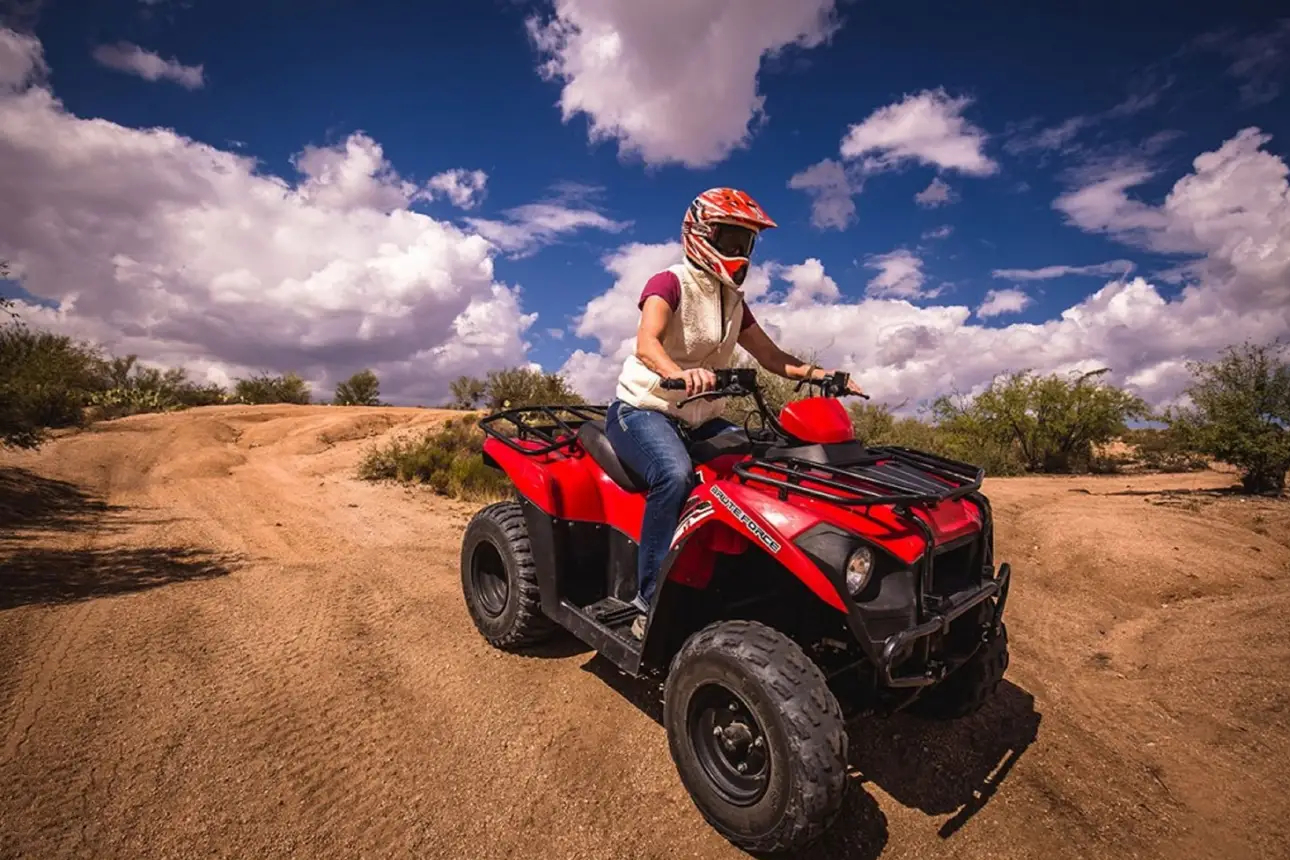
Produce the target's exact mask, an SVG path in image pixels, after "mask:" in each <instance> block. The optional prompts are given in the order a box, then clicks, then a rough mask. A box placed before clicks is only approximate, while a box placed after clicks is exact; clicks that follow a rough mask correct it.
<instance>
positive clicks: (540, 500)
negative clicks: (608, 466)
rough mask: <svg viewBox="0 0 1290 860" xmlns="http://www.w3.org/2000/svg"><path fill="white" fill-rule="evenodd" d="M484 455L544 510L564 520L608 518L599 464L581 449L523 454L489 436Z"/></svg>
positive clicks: (520, 492) (520, 491)
mask: <svg viewBox="0 0 1290 860" xmlns="http://www.w3.org/2000/svg"><path fill="white" fill-rule="evenodd" d="M484 457H485V461H486V462H487V461H489V460H491V461H492V463H494V464H496V468H498V469H500V470H501V471H502V472H504V473H505V474H506V476H507V477H508V478H510V479H511V483H512V484H514V485H515V489H516V490H517V491H518V492H519V494H520V495H521V496H523V497H524V498H525V499H527V500H528V501H529V502H531V503H532V504H533V505H534V506H536V507H537V508H539V509H541V510H542V512H543V513H546V514H548V515H550V516H552V517H556V518H557V519H564V520H580V521H585V522H593V523H599V522H604V521H605V509H604V504H603V499H602V491H601V488H600V486H599V485H598V482H597V474H599V473H600V467H598V466H596V465H595V463H594V462H592V460H591V458H590V457H588V456H587V455H586V454H584V453H583V451H582V449H581V448H577V447H571V448H570V449H561V450H559V451H553V452H551V453H549V454H539V455H533V454H523V453H520V452H519V451H516V450H515V449H513V448H511V447H510V446H508V445H506V444H505V443H503V442H501V441H499V440H497V439H495V438H492V437H489V438H488V439H486V440H484ZM593 470H594V471H593Z"/></svg>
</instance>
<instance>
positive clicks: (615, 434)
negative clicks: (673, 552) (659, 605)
mask: <svg viewBox="0 0 1290 860" xmlns="http://www.w3.org/2000/svg"><path fill="white" fill-rule="evenodd" d="M738 429H739V428H738V426H737V425H735V424H732V423H730V422H729V421H727V420H725V419H724V418H713V419H712V420H711V421H708V422H706V423H704V424H703V425H701V426H699V427H696V428H693V429H691V430H690V431H689V434H688V435H689V437H690V439H691V441H694V442H698V441H700V440H703V439H711V438H712V437H713V436H716V435H717V434H718V433H725V432H728V431H730V430H738ZM605 436H606V437H607V438H608V439H609V444H610V445H612V446H613V448H614V452H615V453H616V454H618V458H619V459H620V460H622V461H623V462H624V463H626V464H627V465H628V466H629V467H631V469H632V470H633V471H634V472H636V474H638V475H640V476H641V477H642V478H644V479H645V481H646V483H648V484H649V491H648V493H647V494H646V496H645V518H644V520H643V521H642V522H641V541H640V550H639V552H638V553H637V556H636V583H637V585H638V587H639V590H640V593H639V595H638V596H637V598H636V600H635V601H634V602H635V603H636V605H637V607H638V608H640V609H642V610H646V609H648V607H649V606H650V604H651V603H652V602H653V600H654V587H655V585H656V584H657V579H658V572H659V567H660V566H661V565H662V564H663V559H664V557H666V556H667V552H668V549H669V545H670V544H671V542H672V532H673V531H674V530H675V529H676V524H677V521H678V520H680V518H681V506H682V505H684V504H685V500H686V499H687V498H689V495H690V491H691V490H693V489H694V481H695V476H694V463H693V461H691V460H690V453H689V452H688V451H687V450H686V448H685V443H684V442H683V441H682V440H681V434H680V431H679V429H678V425H677V422H676V421H675V420H674V419H672V418H671V417H669V416H667V415H664V414H663V413H662V412H657V411H655V410H653V409H638V408H636V407H634V406H631V405H629V404H626V403H623V402H622V401H621V400H615V401H614V402H613V403H611V404H609V413H608V415H607V417H606V421H605Z"/></svg>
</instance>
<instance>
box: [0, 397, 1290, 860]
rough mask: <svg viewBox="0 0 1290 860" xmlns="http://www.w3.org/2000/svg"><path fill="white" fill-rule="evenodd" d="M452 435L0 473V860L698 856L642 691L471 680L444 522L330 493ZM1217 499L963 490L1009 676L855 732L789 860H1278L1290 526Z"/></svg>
mask: <svg viewBox="0 0 1290 860" xmlns="http://www.w3.org/2000/svg"><path fill="white" fill-rule="evenodd" d="M450 415H452V413H443V412H437V411H434V410H419V409H398V408H354V407H320V406H266V407H244V406H230V407H216V408H209V409H198V410H192V411H189V412H185V413H181V414H175V415H162V416H156V415H148V416H136V417H133V418H127V419H122V420H120V421H112V422H107V423H104V424H101V425H98V426H96V427H95V428H94V429H93V431H92V432H87V433H78V434H73V435H68V436H65V437H63V438H60V439H59V440H57V441H55V442H53V443H51V444H50V445H48V446H47V447H45V448H44V449H43V450H41V451H37V452H18V453H6V454H0V517H3V519H4V521H3V523H2V524H0V748H2V749H3V754H2V756H0V821H3V822H4V827H3V828H0V857H18V856H32V857H56V856H80V855H89V856H95V857H131V858H138V857H153V856H156V857H161V856H180V855H188V854H197V853H207V854H209V853H212V852H214V853H216V854H220V855H225V856H250V857H289V856H358V855H363V856H417V857H444V858H460V857H470V858H494V857H496V858H502V857H517V856H521V857H588V858H592V857H594V858H600V857H604V858H611V857H624V856H633V857H634V856H641V857H659V858H661V857H714V858H715V857H726V858H733V857H739V856H743V855H741V854H740V853H739V852H738V851H736V850H735V849H733V848H732V847H731V846H730V845H728V844H727V843H725V842H724V841H722V840H721V839H720V838H719V837H718V836H716V835H715V834H714V833H713V832H712V830H711V829H710V828H708V827H707V826H706V825H705V824H704V823H703V821H702V819H701V818H700V817H699V815H698V814H697V812H696V811H695V810H694V808H693V805H692V804H691V803H690V801H689V799H688V798H687V797H686V795H685V793H684V791H683V789H682V788H681V786H680V784H679V781H678V780H677V778H676V774H675V770H674V768H673V766H672V764H671V761H670V759H669V757H668V754H667V741H666V737H665V735H664V733H663V730H662V729H661V727H660V726H659V725H658V724H657V722H656V721H657V719H658V714H659V705H660V703H659V691H658V690H657V689H656V688H655V687H652V686H650V685H645V684H637V683H634V682H629V681H627V680H626V679H624V678H623V677H622V676H621V675H619V674H618V673H617V672H616V671H614V670H613V669H612V668H610V667H608V665H607V664H606V663H605V662H604V661H602V660H599V659H598V658H595V657H594V656H593V655H591V654H590V653H587V652H585V651H584V650H581V649H579V648H578V647H576V645H575V644H572V643H558V644H557V645H556V646H553V647H552V648H550V649H548V650H547V651H545V652H543V653H541V654H540V655H535V656H530V657H517V656H511V655H505V654H501V653H499V652H496V651H493V650H491V649H489V648H488V647H487V646H486V645H485V644H484V643H483V641H482V640H481V639H480V637H479V636H477V635H476V634H475V633H474V630H473V628H472V627H471V625H470V622H469V620H468V618H467V616H466V613H465V610H464V608H463V606H462V603H461V597H460V586H459V582H458V573H457V567H456V565H457V552H458V548H459V543H458V541H459V539H460V533H461V527H462V526H463V525H464V523H465V521H466V519H467V517H468V516H469V515H470V513H471V508H470V507H469V506H466V505H462V504H458V503H453V502H447V501H444V500H442V499H438V498H436V497H433V496H430V495H428V494H426V493H423V492H419V491H414V490H409V489H407V488H400V487H395V486H390V485H374V484H367V483H363V482H360V481H358V480H357V479H356V478H355V477H354V467H355V465H356V462H357V459H358V457H359V456H360V454H361V452H362V450H363V449H364V448H365V447H366V446H367V445H370V444H372V443H374V442H379V441H381V440H383V439H387V438H390V437H392V436H393V435H396V434H403V433H409V432H419V431H420V430H421V429H422V428H424V427H428V426H431V425H433V424H436V423H438V422H441V421H443V420H444V419H445V418H447V417H449V416H450ZM1231 484H1232V476H1231V475H1230V474H1223V473H1218V472H1204V473H1196V474H1187V475H1164V476H1145V475H1144V476H1134V477H1132V478H1127V479H1126V478H1124V477H1115V476H1108V477H1099V478H1075V479H1070V478H1021V479H1010V480H994V481H991V482H990V483H989V485H988V487H987V490H988V491H989V493H990V496H991V498H992V500H993V501H994V504H995V508H996V513H997V516H998V535H997V543H998V554H999V555H1000V557H1001V558H1003V559H1005V560H1009V561H1011V562H1012V563H1013V566H1014V570H1015V577H1016V578H1015V585H1014V587H1013V589H1012V596H1011V598H1010V603H1009V614H1010V616H1011V618H1010V621H1009V628H1010V633H1011V640H1012V643H1013V652H1014V659H1013V665H1012V668H1011V670H1010V672H1009V675H1008V682H1007V683H1005V685H1004V688H1003V690H1002V691H1001V693H1000V695H999V696H998V697H997V698H996V700H995V701H994V702H992V704H991V705H990V706H989V707H988V708H987V709H986V711H984V712H983V713H981V714H980V715H978V716H977V717H975V718H973V719H971V720H968V721H964V722H962V723H959V724H954V725H940V724H927V723H922V722H919V721H917V720H914V719H912V718H905V717H900V718H893V719H887V720H864V721H861V722H860V723H858V724H857V725H856V726H855V727H854V729H853V732H852V749H853V765H854V767H855V770H856V783H857V787H863V789H864V791H855V792H852V793H851V795H850V800H849V801H848V806H847V809H846V814H845V816H844V819H843V821H842V823H841V824H840V825H839V826H838V827H837V828H836V829H835V830H834V831H832V832H831V833H830V834H829V836H828V837H827V839H826V841H825V842H824V844H822V845H820V846H818V847H817V848H816V849H815V850H813V851H812V852H810V853H809V854H808V855H807V856H808V857H818V858H844V857H845V858H866V860H872V858H876V857H892V858H901V857H932V856H936V857H961V858H977V857H987V856H989V857H1000V858H1013V857H1016V858H1022V857H1027V858H1028V857H1045V858H1059V857H1060V858H1065V857H1070V858H1084V857H1131V856H1133V857H1139V858H1156V857H1159V858H1174V857H1187V858H1211V857H1212V858H1220V857H1222V858H1243V857H1274V856H1286V851H1285V847H1284V839H1283V838H1282V837H1281V835H1280V832H1281V831H1280V826H1281V822H1282V821H1283V820H1284V819H1285V818H1286V815H1287V813H1290V802H1288V801H1287V799H1286V798H1287V797H1290V776H1288V774H1290V710H1288V709H1290V637H1287V636H1286V635H1285V633H1284V625H1283V622H1282V619H1283V618H1284V616H1283V615H1282V613H1283V612H1286V611H1290V505H1287V504H1286V503H1284V502H1274V501H1266V500H1260V501H1243V500H1242V499H1240V498H1239V497H1236V496H1233V495H1231V494H1229V493H1227V492H1226V489H1227V488H1228V487H1229V486H1230V485H1231Z"/></svg>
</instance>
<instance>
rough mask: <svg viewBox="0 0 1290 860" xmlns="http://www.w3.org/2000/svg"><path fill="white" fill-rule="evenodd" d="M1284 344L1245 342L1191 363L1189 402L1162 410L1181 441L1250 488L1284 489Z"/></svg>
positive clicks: (1289, 450)
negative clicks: (1217, 462)
mask: <svg viewBox="0 0 1290 860" xmlns="http://www.w3.org/2000/svg"><path fill="white" fill-rule="evenodd" d="M1286 352H1287V347H1286V346H1285V345H1284V344H1281V343H1280V342H1279V341H1278V342H1276V343H1273V344H1265V345H1255V344H1251V343H1248V342H1247V343H1244V344H1242V345H1241V346H1239V347H1235V346H1233V347H1228V348H1227V349H1226V350H1224V352H1223V354H1222V356H1221V357H1220V358H1219V359H1218V360H1216V361H1212V362H1190V363H1189V364H1188V368H1189V369H1190V370H1191V372H1192V377H1193V382H1192V384H1191V385H1190V386H1189V387H1188V388H1187V390H1186V393H1187V395H1188V396H1189V397H1190V398H1191V401H1192V406H1190V407H1184V408H1177V409H1172V410H1167V411H1166V413H1165V416H1164V418H1165V420H1166V421H1167V422H1168V424H1169V427H1170V430H1171V431H1172V432H1173V433H1174V434H1176V435H1177V437H1178V439H1180V440H1181V444H1182V445H1183V446H1184V447H1186V448H1188V449H1190V450H1193V451H1197V452H1199V453H1202V454H1207V455H1209V456H1211V457H1213V458H1215V459H1217V460H1221V461H1222V462H1224V463H1230V464H1231V465H1233V466H1236V467H1237V468H1238V469H1240V470H1241V485H1242V487H1243V488H1244V489H1245V491H1246V492H1249V493H1275V494H1280V493H1282V492H1284V491H1285V485H1286V472H1287V470H1290V363H1287V356H1286Z"/></svg>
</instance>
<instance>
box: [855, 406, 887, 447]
mask: <svg viewBox="0 0 1290 860" xmlns="http://www.w3.org/2000/svg"><path fill="white" fill-rule="evenodd" d="M848 411H849V412H850V413H851V425H852V426H853V427H855V430H856V438H857V439H859V440H860V441H861V442H864V443H865V444H866V445H882V444H884V443H885V442H888V441H890V439H891V437H892V436H893V435H894V430H895V429H896V418H895V416H894V415H892V414H891V410H890V409H888V408H887V405H886V404H885V403H865V402H864V401H860V402H856V403H852V404H851V405H850V407H848Z"/></svg>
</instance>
